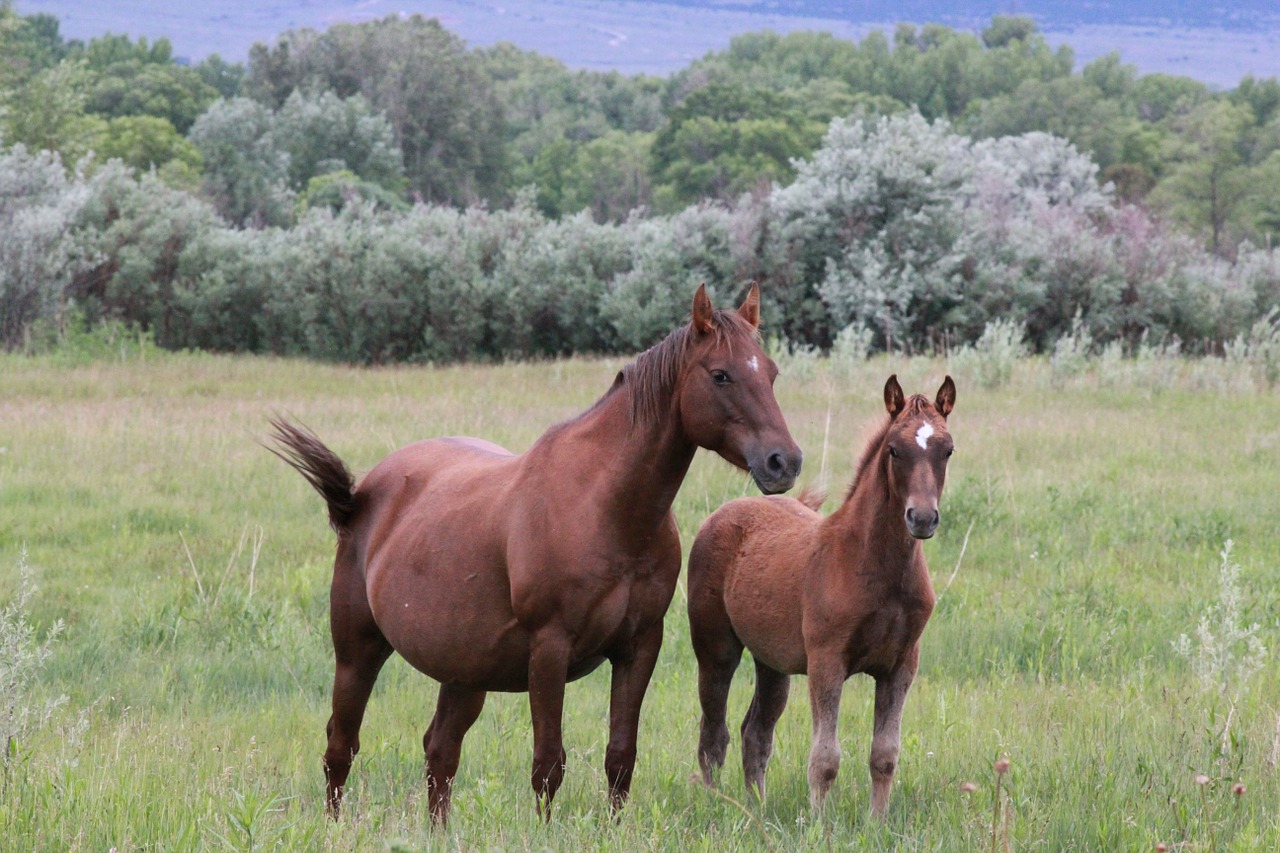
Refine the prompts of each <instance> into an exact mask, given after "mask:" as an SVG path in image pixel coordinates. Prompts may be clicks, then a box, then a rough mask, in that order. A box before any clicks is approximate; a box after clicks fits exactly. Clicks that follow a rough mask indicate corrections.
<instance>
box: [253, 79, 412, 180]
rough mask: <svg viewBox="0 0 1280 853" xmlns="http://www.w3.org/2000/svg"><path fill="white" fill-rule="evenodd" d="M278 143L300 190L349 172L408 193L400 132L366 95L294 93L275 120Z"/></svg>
mask: <svg viewBox="0 0 1280 853" xmlns="http://www.w3.org/2000/svg"><path fill="white" fill-rule="evenodd" d="M271 128H272V137H273V141H274V144H275V145H276V146H277V147H278V148H279V149H280V150H281V151H283V152H285V153H286V154H288V155H289V168H288V182H289V186H290V187H292V188H293V189H295V190H301V189H303V188H305V187H306V186H307V184H308V182H309V181H310V180H311V179H312V178H315V177H317V176H319V175H323V174H326V173H329V172H341V171H348V172H351V173H352V174H354V175H355V176H356V177H357V178H358V179H359V180H361V181H367V182H369V183H371V184H374V185H377V186H379V187H381V188H382V189H384V190H386V191H387V192H389V193H392V194H401V193H403V192H404V164H403V162H402V160H401V155H400V149H399V148H397V147H396V144H395V131H394V129H393V128H392V127H391V123H390V122H389V121H387V119H386V117H385V116H383V115H381V114H379V113H376V112H374V111H373V109H372V108H371V107H370V105H369V102H368V101H366V100H365V99H364V97H363V96H361V95H352V96H351V97H350V98H339V97H338V96H337V95H335V94H333V93H332V92H322V93H320V94H319V95H314V96H310V95H304V94H302V93H301V92H297V91H295V92H294V93H293V94H292V95H290V96H289V97H288V98H287V99H285V102H284V104H283V105H282V106H281V107H280V109H279V110H278V111H277V112H276V114H275V116H274V117H273V120H272V122H271Z"/></svg>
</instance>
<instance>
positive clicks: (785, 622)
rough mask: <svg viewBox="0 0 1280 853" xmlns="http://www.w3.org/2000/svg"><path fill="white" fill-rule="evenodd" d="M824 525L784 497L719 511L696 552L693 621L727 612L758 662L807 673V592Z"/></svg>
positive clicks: (691, 575)
mask: <svg viewBox="0 0 1280 853" xmlns="http://www.w3.org/2000/svg"><path fill="white" fill-rule="evenodd" d="M821 520H822V516H821V515H820V514H818V513H817V512H815V511H814V510H812V509H810V508H809V507H808V506H806V505H805V504H803V503H801V502H800V501H798V500H796V499H794V498H788V497H781V496H770V497H762V498H739V499H737V500H734V501H730V502H729V503H727V504H725V505H724V506H722V507H720V509H718V510H716V511H715V512H714V513H712V515H711V516H710V517H709V518H708V519H707V520H706V521H705V522H703V524H702V527H701V528H700V529H699V530H698V535H697V538H696V539H695V540H694V543H693V548H692V550H691V551H690V553H689V601H690V608H689V611H690V619H691V620H694V621H697V620H699V619H700V616H699V615H698V614H699V613H700V612H704V611H705V612H712V611H713V609H720V610H722V612H723V613H724V615H725V616H726V617H727V618H728V621H729V624H730V626H731V627H732V630H733V633H734V634H735V635H736V636H737V638H738V640H739V641H740V642H741V643H742V644H743V645H744V646H746V647H747V648H748V649H750V651H751V654H752V656H753V657H755V658H756V659H757V660H759V661H761V662H762V663H765V664H767V665H768V666H770V667H772V668H773V669H776V670H778V671H780V672H790V673H802V672H804V671H805V653H804V639H803V636H802V635H801V625H802V594H803V591H804V580H805V574H806V570H807V568H808V566H809V563H810V554H811V550H812V547H813V543H814V541H815V538H816V537H815V536H814V530H815V528H816V527H817V525H818V524H819V523H820V522H821ZM713 602H714V604H713ZM716 605H718V607H716ZM693 628H694V630H695V631H696V630H698V627H697V625H694V626H693Z"/></svg>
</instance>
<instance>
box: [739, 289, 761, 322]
mask: <svg viewBox="0 0 1280 853" xmlns="http://www.w3.org/2000/svg"><path fill="white" fill-rule="evenodd" d="M738 313H739V314H741V315H742V319H744V320H746V321H747V322H748V323H750V324H751V325H752V326H753V327H755V328H757V329H758V328H760V286H759V285H758V284H756V283H755V282H754V281H753V282H751V289H750V290H749V291H747V298H746V299H745V300H743V302H742V307H740V308H739V309H738Z"/></svg>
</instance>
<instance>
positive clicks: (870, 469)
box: [688, 375, 956, 817]
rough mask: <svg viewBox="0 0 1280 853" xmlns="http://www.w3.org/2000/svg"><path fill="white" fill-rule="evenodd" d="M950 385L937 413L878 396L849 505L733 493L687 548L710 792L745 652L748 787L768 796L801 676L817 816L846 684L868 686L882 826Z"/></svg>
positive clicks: (935, 515)
mask: <svg viewBox="0 0 1280 853" xmlns="http://www.w3.org/2000/svg"><path fill="white" fill-rule="evenodd" d="M955 397H956V389H955V383H953V382H952V380H951V377H950V376H948V377H946V379H945V380H944V381H943V383H942V387H941V388H940V389H939V390H938V393H937V396H936V398H935V399H934V401H933V402H932V403H930V402H929V400H928V399H927V398H926V397H924V396H922V395H919V394H915V395H913V396H912V397H911V398H910V399H904V398H903V393H902V386H900V385H899V384H898V379H897V376H896V375H894V376H890V377H889V380H888V381H887V382H886V383H885V386H884V401H885V408H886V410H887V411H888V413H889V419H888V421H887V422H885V424H884V425H883V426H882V427H881V428H880V429H879V432H878V433H876V434H875V436H874V437H873V438H872V439H871V440H870V442H869V443H868V445H867V447H866V449H865V450H864V451H863V454H862V457H861V459H860V460H859V463H858V465H857V468H856V474H855V476H854V479H853V484H852V485H851V486H850V488H849V492H848V495H847V496H846V497H845V500H844V503H843V504H842V505H841V506H840V508H839V509H837V510H836V511H835V512H833V513H832V514H831V515H830V516H828V517H826V518H823V517H822V516H821V515H820V514H819V513H818V512H817V510H818V508H819V507H820V506H821V504H822V501H823V498H822V496H818V495H815V494H812V493H811V492H810V491H809V490H808V489H806V490H805V491H804V492H803V493H802V494H801V498H800V499H799V500H797V499H793V498H786V497H765V498H739V499H737V500H734V501H730V502H729V503H727V504H725V505H724V506H722V507H720V508H719V509H718V510H716V511H715V512H714V513H713V514H712V515H711V516H710V517H709V518H708V519H707V520H706V521H705V522H704V523H703V524H702V526H701V528H700V529H699V530H698V534H697V537H696V538H695V540H694V543H693V548H692V550H691V552H690V554H689V579H688V583H689V625H690V631H691V634H692V639H693V648H694V653H695V655H696V657H697V660H698V697H699V700H700V703H701V705H702V720H701V729H700V732H699V741H698V764H699V766H700V767H701V770H702V781H703V782H704V783H705V784H706V785H708V786H714V785H715V776H716V774H717V773H718V771H719V769H720V768H721V767H722V766H723V765H724V760H725V752H726V749H727V747H728V744H729V730H728V728H727V726H726V724H725V706H726V701H727V698H728V694H729V685H730V683H731V682H732V680H733V674H734V671H735V670H736V669H737V668H738V663H739V661H740V660H741V659H742V649H743V648H744V647H746V648H747V649H749V650H750V651H751V656H752V658H753V659H754V660H755V667H756V686H755V695H754V696H753V698H752V700H751V704H750V706H749V708H748V710H747V714H746V717H745V719H744V720H743V722H742V729H741V735H742V768H743V775H744V776H745V779H746V786H747V790H748V792H751V793H754V794H755V795H756V796H758V797H759V798H760V799H761V800H763V799H764V795H765V769H766V767H767V766H768V763H769V757H770V756H771V755H772V753H773V733H774V728H775V726H776V725H777V723H778V719H779V717H780V716H781V715H782V711H783V708H785V707H786V703H787V693H788V691H789V689H790V680H791V678H790V677H791V676H792V675H803V674H807V675H808V676H809V703H810V706H811V708H812V712H813V739H812V746H811V749H810V752H809V797H810V804H811V806H812V808H813V809H814V810H815V811H818V810H821V808H822V806H823V803H824V801H825V799H826V796H827V792H828V791H829V790H830V788H831V784H832V782H834V781H835V777H836V772H837V771H838V769H839V766H840V743H839V741H838V740H837V735H836V723H837V718H838V716H839V711H840V694H841V691H842V690H843V687H844V682H845V680H847V679H848V678H849V677H850V676H852V675H854V674H855V673H866V674H868V675H870V676H871V677H872V678H874V679H875V682H876V696H875V727H874V735H873V740H872V744H871V760H870V765H871V785H872V797H871V814H872V815H873V816H874V817H883V815H884V814H885V810H886V808H887V807H888V803H889V789H890V787H891V786H892V784H893V774H894V771H895V769H896V768H897V761H898V746H899V739H900V735H899V732H900V726H901V721H902V706H903V704H904V702H905V700H906V696H907V691H908V690H909V689H910V687H911V682H912V679H913V678H914V677H915V673H916V669H917V667H918V665H919V662H920V636H921V633H922V632H923V631H924V627H925V623H927V622H928V621H929V615H930V614H931V613H932V612H933V604H934V594H933V585H932V582H931V581H930V579H929V571H928V568H927V567H926V565H925V559H924V554H923V551H922V549H921V545H920V540H922V539H928V538H929V537H931V536H932V535H933V534H934V532H935V531H936V530H937V528H938V523H939V521H940V519H941V516H940V514H939V512H938V500H939V498H940V497H941V495H942V487H943V481H944V479H945V477H946V471H947V460H948V459H949V458H950V456H951V454H952V452H953V450H954V445H953V443H952V440H951V435H950V433H949V432H948V431H947V424H946V420H947V416H948V415H949V414H950V413H951V410H952V407H953V406H954V405H955Z"/></svg>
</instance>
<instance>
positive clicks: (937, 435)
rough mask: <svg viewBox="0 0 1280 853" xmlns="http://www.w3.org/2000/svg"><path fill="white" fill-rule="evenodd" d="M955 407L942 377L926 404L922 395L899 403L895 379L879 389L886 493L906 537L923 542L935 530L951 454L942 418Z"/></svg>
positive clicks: (949, 383) (948, 382) (949, 386)
mask: <svg viewBox="0 0 1280 853" xmlns="http://www.w3.org/2000/svg"><path fill="white" fill-rule="evenodd" d="M955 404H956V385H955V383H954V382H952V381H951V377H950V376H948V377H947V378H946V379H944V380H943V382H942V387H941V388H939V389H938V395H937V397H935V398H934V401H933V402H932V403H930V402H929V400H928V398H927V397H925V396H924V395H922V394H913V395H912V396H911V398H910V399H905V398H904V397H903V394H902V386H901V385H899V384H898V377H897V375H896V374H895V375H894V376H890V377H889V381H888V382H886V383H885V385H884V407H885V408H886V409H887V410H888V411H889V426H888V429H887V430H886V432H885V437H884V442H883V444H882V445H881V446H882V447H883V448H884V452H885V453H887V454H888V455H889V462H888V466H887V468H888V486H889V493H890V494H891V495H893V496H895V497H898V498H901V499H902V500H903V502H904V503H905V504H906V510H905V511H904V512H903V521H904V522H906V525H907V532H909V533H910V534H911V535H912V536H914V537H915V538H917V539H928V538H929V537H930V536H932V535H933V534H934V532H935V531H936V530H937V529H938V522H939V521H940V520H941V515H940V514H939V512H938V498H939V497H941V496H942V485H943V482H944V481H945V480H946V476H947V460H948V459H950V458H951V454H952V452H953V451H954V450H955V444H954V443H953V442H952V441H951V433H949V432H948V431H947V415H949V414H951V409H952V408H954V407H955Z"/></svg>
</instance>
